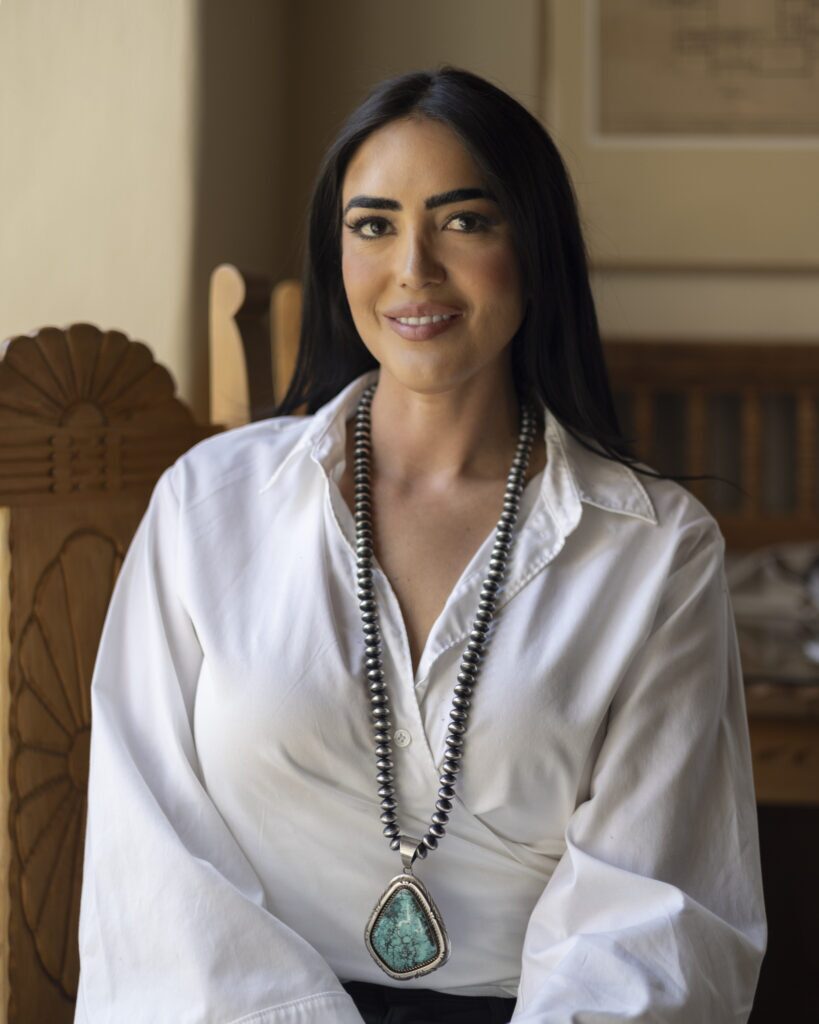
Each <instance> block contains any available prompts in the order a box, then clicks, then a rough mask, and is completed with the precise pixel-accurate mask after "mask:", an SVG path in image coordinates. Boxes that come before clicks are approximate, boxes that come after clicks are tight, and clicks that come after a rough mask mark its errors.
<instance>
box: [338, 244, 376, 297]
mask: <svg viewBox="0 0 819 1024" xmlns="http://www.w3.org/2000/svg"><path fill="white" fill-rule="evenodd" d="M374 271H375V268H374V267H373V261H372V259H371V258H368V257H367V254H366V253H362V252H360V251H356V250H347V251H346V252H342V254H341V276H342V278H343V281H344V288H345V290H346V292H347V296H348V298H349V300H350V302H351V304H352V302H354V301H355V300H356V299H357V298H358V297H364V296H366V294H367V292H368V291H371V290H372V287H373V283H374Z"/></svg>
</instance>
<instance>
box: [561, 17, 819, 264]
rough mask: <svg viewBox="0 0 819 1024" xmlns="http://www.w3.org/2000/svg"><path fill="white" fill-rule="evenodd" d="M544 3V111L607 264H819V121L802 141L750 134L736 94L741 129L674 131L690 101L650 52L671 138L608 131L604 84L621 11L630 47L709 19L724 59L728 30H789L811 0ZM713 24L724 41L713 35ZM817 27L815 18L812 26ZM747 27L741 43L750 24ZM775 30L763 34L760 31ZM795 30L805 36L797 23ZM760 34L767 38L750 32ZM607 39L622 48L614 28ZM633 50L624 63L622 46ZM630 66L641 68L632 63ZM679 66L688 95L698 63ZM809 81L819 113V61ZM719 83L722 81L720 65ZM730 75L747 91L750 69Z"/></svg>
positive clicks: (708, 42) (710, 42)
mask: <svg viewBox="0 0 819 1024" xmlns="http://www.w3.org/2000/svg"><path fill="white" fill-rule="evenodd" d="M544 3H545V4H546V8H545V12H544V16H545V24H546V42H545V45H546V57H545V64H546V72H545V75H544V88H545V98H544V102H543V104H542V109H543V111H544V119H545V124H546V127H547V129H548V130H549V131H550V133H551V134H552V136H553V138H554V140H555V143H556V145H557V147H558V149H559V150H560V153H561V155H562V156H563V158H564V160H565V162H566V164H567V167H568V169H569V173H570V175H571V178H572V182H573V184H574V187H575V191H576V193H577V197H578V201H579V205H580V210H581V217H582V220H583V228H584V233H585V235H586V240H587V244H588V247H589V258H590V264H591V267H592V268H593V269H617V270H656V269H675V270H679V269H691V270H702V269H714V270H720V269H722V270H766V271H783V272H785V271H789V272H799V271H815V270H819V132H816V133H814V132H813V131H812V129H811V126H810V125H808V126H807V129H808V130H805V131H803V132H802V134H798V135H797V134H793V133H791V134H788V133H783V132H781V131H780V132H776V131H758V130H757V131H744V130H742V126H741V125H740V124H739V118H738V119H737V124H732V123H731V122H730V120H726V110H727V111H730V106H731V104H730V100H731V96H730V95H728V101H727V102H726V103H723V104H722V106H723V108H724V109H723V112H722V117H723V122H722V123H723V126H724V128H725V129H727V130H720V127H719V125H718V124H717V125H716V126H714V125H711V126H710V127H709V130H708V131H700V132H695V131H692V130H682V131H681V130H679V120H678V121H677V123H676V124H674V121H675V116H674V115H675V112H677V113H678V112H679V111H678V108H679V106H680V102H681V96H682V95H683V93H682V92H679V93H676V92H674V90H673V89H671V88H670V87H669V83H670V82H671V81H672V78H670V77H669V67H668V61H667V60H666V61H665V63H663V61H664V58H665V56H666V55H665V54H664V53H657V52H654V53H652V52H651V51H650V49H649V47H647V46H645V45H644V50H645V52H646V53H647V54H648V56H647V60H648V61H649V64H650V62H651V61H652V60H653V61H654V68H655V78H656V80H657V82H658V83H659V82H662V83H664V85H663V87H664V88H665V89H666V108H665V109H666V110H667V111H668V112H669V117H668V120H669V123H670V125H671V126H672V127H671V128H670V129H669V130H668V131H663V130H662V129H661V128H660V129H658V128H653V129H651V130H649V131H644V132H636V131H632V132H616V131H610V130H601V122H602V105H601V102H600V99H601V86H602V84H603V82H604V76H605V75H606V74H607V73H608V74H609V75H610V74H611V66H612V63H611V62H612V59H613V57H612V52H611V48H609V50H606V49H605V47H606V40H604V39H603V38H602V36H603V35H604V34H605V33H604V32H603V31H601V26H603V28H606V27H607V25H608V26H609V27H610V23H606V25H604V23H603V21H602V19H603V18H604V16H606V15H609V14H611V11H612V8H611V6H610V5H612V4H614V5H617V6H616V10H615V15H616V17H617V18H619V19H621V24H620V25H619V26H618V29H619V30H620V33H621V34H620V39H621V40H622V39H626V40H627V41H630V40H631V38H632V37H631V35H630V33H632V32H633V33H634V35H635V36H637V37H639V38H640V40H641V43H642V42H643V41H644V40H646V38H647V39H648V40H649V42H650V41H651V40H652V39H653V41H654V43H655V44H657V46H659V48H662V47H663V46H664V45H665V43H664V40H663V33H664V32H665V33H666V34H669V33H670V31H671V29H670V28H669V26H672V25H679V24H681V21H680V19H682V18H687V19H688V21H687V22H685V23H683V24H684V25H685V24H687V25H696V24H697V21H696V18H697V17H699V18H700V19H701V23H702V25H703V26H704V28H703V31H704V33H705V34H704V35H702V36H701V38H700V39H699V40H698V41H699V42H701V43H702V46H703V47H709V46H710V50H709V51H708V52H710V53H714V52H716V47H717V45H718V44H719V41H720V38H721V37H720V35H719V33H720V32H722V33H724V37H725V38H726V39H730V38H731V37H730V35H729V33H730V32H731V31H732V25H731V19H732V18H734V20H735V22H738V21H740V20H742V19H744V18H745V17H746V16H747V17H752V16H753V15H754V14H756V16H757V17H758V18H759V20H760V23H763V22H764V21H765V19H768V16H770V19H772V22H771V23H772V24H776V25H779V24H780V23H781V19H782V15H783V12H786V13H787V12H788V11H789V12H790V14H791V15H793V13H794V11H795V10H797V8H795V7H794V4H799V3H803V0H743V3H744V6H742V7H741V8H737V5H736V3H735V2H733V0H544ZM721 4H724V5H725V7H724V8H721V6H720V5H721ZM789 5H790V6H789ZM768 8H770V10H768ZM804 13H805V16H806V17H808V16H810V17H811V18H812V19H813V20H815V21H816V25H815V30H816V32H817V33H819V10H817V7H816V5H815V4H813V5H809V4H807V0H805V12H804ZM763 16H764V17H763ZM629 17H631V18H632V19H633V29H631V28H630V27H629V25H628V21H626V23H625V25H624V24H622V19H623V18H626V19H628V18H629ZM663 18H665V21H663ZM674 18H676V19H677V21H676V22H674V21H673V19H674ZM647 19H653V20H647ZM692 19H693V20H692ZM709 19H710V20H709ZM720 19H722V20H721V21H720ZM777 19H778V20H777ZM709 26H710V29H711V31H710V34H708V33H707V32H706V30H707V29H708V28H709ZM797 27H798V26H797ZM810 27H811V26H809V25H805V24H804V23H803V24H802V29H803V31H806V30H807V29H808V28H810ZM624 30H625V35H623V31H624ZM771 31H774V29H772V30H771ZM776 31H779V30H778V29H776ZM675 32H676V29H675ZM733 32H734V38H735V39H737V38H738V39H740V41H741V38H742V33H741V31H740V28H739V26H738V25H735V26H734V28H733ZM763 34H764V33H763V31H762V30H760V31H759V32H757V34H756V37H762V36H763ZM791 34H792V35H794V36H796V35H797V33H796V27H794V28H793V29H792V30H791ZM747 36H748V38H749V39H751V40H753V38H756V37H754V36H753V35H752V33H751V31H750V29H749V30H748V33H747ZM606 38H607V39H608V40H609V42H610V41H611V39H612V34H611V32H610V31H609V33H608V35H607V37H606ZM675 38H679V33H677V35H676V36H675ZM689 38H692V36H691V35H690V34H689ZM693 38H695V39H697V37H696V36H693ZM715 40H716V42H714V41H715ZM774 41H776V40H774ZM749 46H750V44H749ZM655 49H656V48H655ZM631 52H632V62H633V64H635V65H636V64H638V63H639V62H640V51H639V49H637V50H635V49H633V48H632V51H631ZM747 52H751V53H752V54H753V53H755V52H756V51H752V50H747ZM771 52H774V55H775V56H776V55H777V52H776V50H775V47H768V50H767V53H768V54H769V55H770V53H771ZM806 52H807V46H806ZM634 54H636V56H634ZM619 56H620V60H621V62H622V59H623V54H622V52H621V53H620V55H619ZM615 57H616V55H615ZM747 64H748V62H747V61H746V65H747ZM624 66H625V67H629V66H628V64H626V65H623V64H622V63H621V67H624ZM690 66H692V67H693V65H690ZM701 66H702V65H701ZM631 70H633V68H630V67H629V71H631ZM649 70H650V69H649ZM672 70H676V72H677V74H678V79H679V81H680V82H681V89H682V86H685V87H686V88H688V87H689V84H690V83H689V80H688V78H686V74H685V73H683V71H684V69H683V70H681V69H680V68H679V67H676V69H672ZM802 73H803V76H804V75H807V76H808V78H807V81H802V82H800V83H799V85H800V89H801V90H802V91H801V92H800V93H799V95H800V96H804V95H806V94H805V91H804V90H805V88H806V87H807V88H809V89H811V90H812V89H813V88H814V87H815V88H816V95H817V107H816V109H817V112H819V57H813V58H812V62H811V63H809V64H808V65H807V66H806V68H804V69H803V71H802ZM748 75H750V77H748ZM712 77H714V78H716V77H718V76H716V75H713V71H712ZM703 78H704V72H702V71H700V83H699V85H700V87H707V86H708V84H709V83H708V82H703V81H702V79H703ZM752 79H753V74H752V73H751V72H748V73H747V75H746V78H745V82H746V85H747V86H748V88H746V90H745V93H744V94H742V93H741V91H737V92H736V97H735V103H736V109H737V110H739V109H740V107H741V104H742V102H744V103H745V109H746V112H752V109H751V106H750V104H749V97H751V98H752V97H753V88H752V85H753V82H752ZM720 81H721V83H722V85H724V84H725V82H727V81H730V82H732V83H733V87H734V89H735V90H738V88H739V87H738V85H737V83H739V85H741V84H742V78H741V76H739V75H738V74H734V75H733V76H722V77H720ZM658 87H659V86H658ZM610 91H611V90H609V91H608V92H607V94H606V96H607V98H608V97H609V96H610ZM769 92H770V91H769ZM705 98H707V97H705ZM780 98H781V97H780ZM773 99H774V101H775V100H776V95H775V94H773ZM699 102H700V110H701V111H703V110H705V109H706V106H705V99H704V97H703V95H702V94H701V95H700V97H699ZM635 106H639V103H637V104H635ZM660 106H661V104H660ZM774 106H775V102H774ZM771 123H772V124H774V123H775V122H774V121H773V120H772V121H771ZM737 128H739V130H736V129H737Z"/></svg>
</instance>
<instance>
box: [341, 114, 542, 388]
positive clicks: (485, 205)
mask: <svg viewBox="0 0 819 1024" xmlns="http://www.w3.org/2000/svg"><path fill="white" fill-rule="evenodd" d="M461 189H469V190H476V189H482V190H485V184H484V182H483V180H482V178H481V175H480V173H479V171H478V168H477V166H476V165H475V163H474V161H473V160H472V157H471V156H470V155H469V153H468V152H467V150H466V149H465V148H464V147H463V145H462V144H461V142H460V140H459V139H458V137H457V136H456V135H455V134H454V133H453V132H452V131H451V129H449V128H448V127H447V126H446V125H443V124H441V123H440V122H436V121H431V120H411V119H406V120H401V121H393V122H390V123H389V124H387V125H385V126H384V127H382V128H380V129H378V130H377V131H375V132H373V134H372V135H370V136H368V137H367V138H366V139H365V140H364V142H363V143H362V144H361V146H360V147H359V148H358V150H357V151H356V153H355V155H354V156H353V158H352V160H351V161H350V163H349V165H348V167H347V173H346V175H345V178H344V183H343V188H342V203H341V206H342V211H343V224H342V228H341V232H342V236H341V237H342V242H341V264H342V276H343V280H344V288H345V291H346V293H347V300H348V302H349V305H350V310H351V313H352V317H353V321H354V323H355V326H356V328H357V330H358V333H359V335H360V336H361V340H362V341H363V342H364V344H365V345H366V347H367V348H368V349H369V351H370V352H371V353H372V354H373V356H374V357H375V359H376V360H377V361H378V363H379V364H380V366H381V370H382V375H383V373H384V371H386V372H387V373H388V374H390V375H391V376H392V377H394V378H396V379H397V380H398V381H399V382H400V383H402V384H404V385H405V386H406V387H408V388H410V389H413V390H422V391H431V392H437V391H445V390H448V389H450V388H452V387H453V386H455V385H458V384H462V383H465V382H466V381H468V380H469V379H470V378H473V377H474V376H475V375H476V374H478V375H484V374H485V375H487V379H493V376H492V375H497V374H498V373H499V372H500V373H503V374H510V373H511V370H510V364H509V363H508V357H509V354H510V352H509V342H510V341H511V339H512V337H513V336H514V334H515V332H516V331H517V329H518V327H519V326H520V323H521V321H522V319H523V314H524V300H523V296H522V288H521V276H520V269H519V263H518V258H517V254H516V251H515V248H514V246H513V242H512V234H511V226H510V224H509V223H508V221H507V220H506V219H505V218H504V217H503V216H502V214H501V210H500V207H499V206H498V204H497V203H496V202H495V201H494V200H493V199H491V198H488V197H470V198H460V199H458V198H456V199H454V200H453V199H452V197H449V201H446V202H442V203H440V205H439V204H438V203H435V204H434V205H433V206H432V208H427V203H428V202H429V201H430V199H432V197H436V196H441V195H442V194H443V193H447V192H452V191H455V190H461ZM444 198H447V197H444ZM421 303H441V304H443V306H445V307H446V308H447V309H454V310H458V311H460V315H459V316H457V317H456V318H455V319H454V320H452V321H451V326H449V327H448V328H447V329H446V330H444V331H443V332H442V333H439V334H437V335H435V336H434V337H431V338H428V339H424V340H418V339H415V340H413V339H410V338H405V337H402V336H401V335H400V334H399V333H396V328H395V326H392V325H393V324H394V319H393V318H394V317H395V316H396V315H399V314H397V312H396V307H401V306H404V305H407V304H409V305H412V304H421ZM409 315H420V313H419V312H418V311H413V312H411V313H410V314H409ZM416 333H417V331H416ZM495 380H496V383H499V381H498V380H497V378H495Z"/></svg>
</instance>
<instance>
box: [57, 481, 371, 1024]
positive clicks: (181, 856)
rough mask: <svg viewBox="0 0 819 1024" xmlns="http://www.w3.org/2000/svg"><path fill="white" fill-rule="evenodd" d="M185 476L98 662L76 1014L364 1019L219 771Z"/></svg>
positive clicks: (256, 1022) (130, 560) (211, 1021)
mask: <svg viewBox="0 0 819 1024" xmlns="http://www.w3.org/2000/svg"><path fill="white" fill-rule="evenodd" d="M172 479H173V468H171V469H169V470H166V471H165V473H164V474H163V475H162V477H161V478H160V480H159V481H158V483H157V485H156V487H155V489H154V492H153V494H152V496H151V501H150V504H149V506H148V509H147V511H146V513H145V515H144V517H143V519H142V521H141V523H140V525H139V527H138V529H137V531H136V533H135V535H134V538H133V541H132V543H131V546H130V547H129V549H128V552H127V555H126V557H125V560H124V562H123V565H122V569H121V572H120V575H119V577H118V578H117V581H116V585H115V587H114V593H113V596H112V599H111V602H110V605H109V608H108V613H107V616H106V619H105V624H104V627H103V631H102V637H101V641H100V646H99V650H98V653H97V659H96V663H95V666H94V673H93V678H92V687H91V714H92V730H91V762H90V775H89V786H88V820H87V826H86V839H85V859H84V868H83V888H82V902H81V910H80V927H79V943H80V987H79V993H78V997H77V1014H76V1017H75V1021H76V1022H81V1024H91V1022H93V1024H101V1022H103V1021H105V1022H109V1021H110V1022H120V1021H121V1022H123V1024H125V1022H128V1024H139V1022H143V1021H144V1022H148V1021H151V1022H153V1021H179V1022H182V1021H185V1022H197V1024H199V1022H208V1024H238V1022H239V1021H244V1020H245V1019H247V1020H248V1021H250V1020H251V1019H252V1021H253V1024H319V1022H321V1024H326V1021H328V1020H333V1021H337V1022H339V1024H361V1017H360V1015H359V1013H358V1011H357V1010H356V1009H355V1006H354V1004H353V1002H352V1000H351V999H350V997H349V996H348V995H347V994H346V992H345V991H344V990H343V989H342V987H341V985H340V983H339V981H338V979H337V978H336V977H335V975H334V974H333V972H332V971H331V969H330V967H329V965H328V964H327V963H326V961H325V960H324V959H323V958H322V957H321V956H320V955H319V954H318V952H317V951H316V950H315V949H314V948H313V947H312V946H310V945H309V944H308V943H307V942H306V941H305V940H304V939H302V938H301V936H300V935H298V934H296V933H295V932H294V931H292V930H291V929H290V928H288V927H287V926H286V925H285V924H284V923H282V922H281V921H279V920H278V919H277V918H275V917H274V916H272V915H271V914H270V913H269V911H268V910H267V908H266V906H265V894H264V891H263V889H262V886H261V883H260V881H259V879H258V877H257V876H256V874H255V872H254V870H253V868H252V866H251V865H250V863H249V862H248V860H247V859H246V857H245V855H244V853H243V852H242V850H241V848H240V847H239V846H238V844H237V843H236V841H235V839H234V837H233V835H232V833H231V832H230V830H229V829H228V827H227V825H226V824H225V822H224V820H223V819H222V817H221V816H220V814H219V812H218V811H217V809H216V807H215V806H214V804H213V803H212V801H211V799H210V797H209V795H208V792H207V790H206V789H205V788H204V786H203V783H202V777H201V772H200V768H199V765H198V761H197V755H196V750H195V745H194V739H193V735H192V728H191V722H192V716H193V705H194V698H195V693H196V684H197V679H198V675H199V670H200V666H201V663H202V651H201V648H200V646H199V642H198V640H197V637H196V633H195V631H194V627H193V624H192V622H191V620H190V618H189V617H188V614H187V612H186V610H185V608H184V607H183V604H182V602H181V601H180V600H179V597H178V594H177V592H176V590H175V587H174V583H173V581H174V578H175V573H174V568H175V558H176V551H177V544H176V536H177V528H178V516H179V505H178V502H177V499H176V496H175V493H174V489H173V485H172Z"/></svg>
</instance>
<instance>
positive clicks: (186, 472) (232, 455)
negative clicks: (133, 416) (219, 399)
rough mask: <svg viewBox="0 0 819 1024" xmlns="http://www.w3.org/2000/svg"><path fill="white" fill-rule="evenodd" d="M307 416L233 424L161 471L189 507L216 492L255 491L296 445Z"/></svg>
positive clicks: (302, 433) (304, 427) (301, 438)
mask: <svg viewBox="0 0 819 1024" xmlns="http://www.w3.org/2000/svg"><path fill="white" fill-rule="evenodd" d="M311 422H312V416H279V417H275V418H272V419H265V420H259V421H258V422H255V423H248V424H245V425H244V426H241V427H233V428H232V429H230V430H225V431H222V432H221V433H219V434H214V435H212V436H211V437H207V438H205V439H204V440H202V441H199V442H198V443H197V444H195V445H193V447H192V448H189V449H188V450H187V451H186V452H185V453H184V454H183V455H181V456H180V457H179V458H178V459H177V460H176V462H175V463H174V464H173V465H172V466H171V467H170V468H169V470H167V473H168V475H169V477H170V482H171V484H172V486H173V489H174V491H175V492H176V494H177V496H178V498H179V500H180V502H182V503H183V504H185V505H186V506H188V507H189V508H190V507H192V506H194V505H197V504H199V503H200V502H202V501H205V500H207V499H208V498H210V497H212V496H214V495H216V494H220V493H221V494H223V495H233V496H234V497H235V498H239V496H240V495H241V494H242V493H254V494H255V493H256V492H258V491H259V490H260V489H261V488H262V487H263V486H264V484H265V483H266V482H267V480H268V479H269V478H270V477H271V475H272V474H273V473H275V472H276V470H277V469H278V468H279V466H280V465H281V464H282V463H283V462H284V460H285V459H286V458H287V457H288V456H289V455H290V454H291V453H292V452H293V451H294V450H295V449H296V448H297V447H298V446H299V445H300V444H301V442H302V440H303V439H304V437H305V434H306V431H307V430H308V428H309V426H310V424H311Z"/></svg>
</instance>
